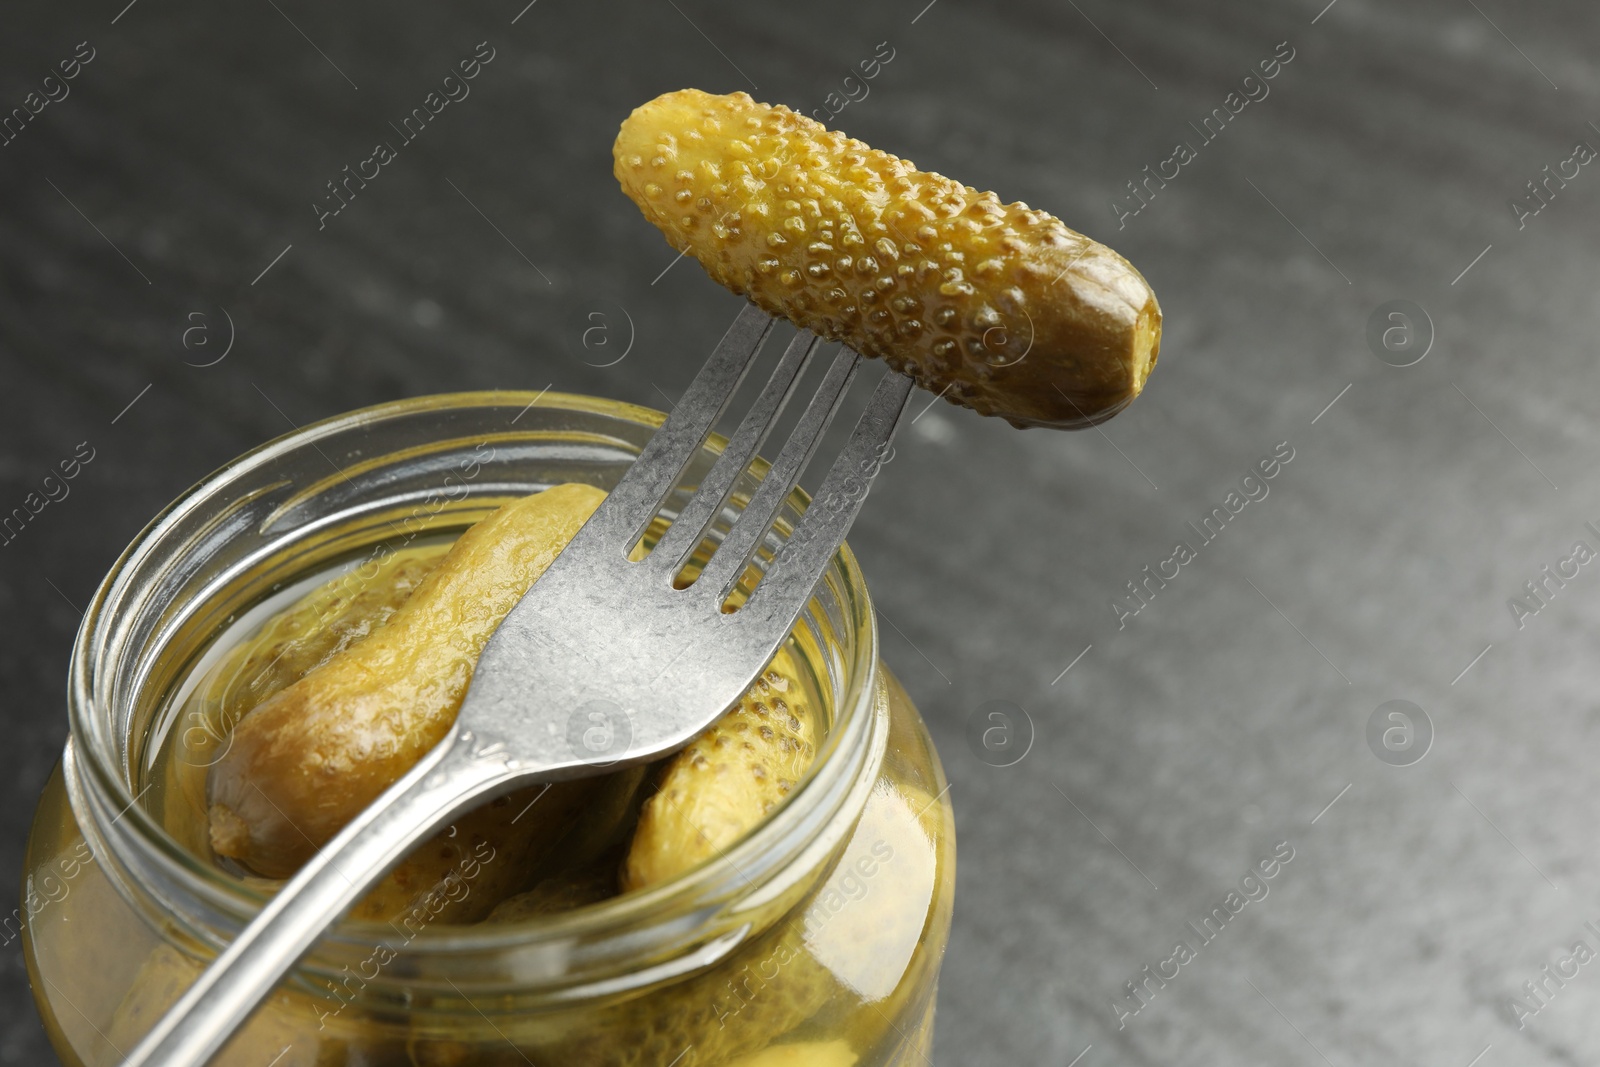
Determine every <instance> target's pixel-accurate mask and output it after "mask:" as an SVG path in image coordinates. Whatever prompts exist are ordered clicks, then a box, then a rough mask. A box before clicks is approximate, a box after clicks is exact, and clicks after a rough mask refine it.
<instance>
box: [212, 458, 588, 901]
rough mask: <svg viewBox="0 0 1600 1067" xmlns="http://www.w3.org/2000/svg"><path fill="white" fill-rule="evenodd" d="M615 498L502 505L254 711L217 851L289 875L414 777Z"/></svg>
mask: <svg viewBox="0 0 1600 1067" xmlns="http://www.w3.org/2000/svg"><path fill="white" fill-rule="evenodd" d="M604 496H605V494H604V493H603V492H601V491H600V490H599V489H596V488H594V487H592V486H585V485H572V484H569V485H558V486H555V487H553V488H550V489H546V490H545V491H543V492H541V493H536V494H534V495H532V496H529V497H525V498H522V499H520V500H515V501H512V502H511V503H509V504H506V505H505V506H503V507H501V508H500V509H498V510H497V511H495V512H493V513H492V514H490V515H489V516H487V517H485V518H484V519H483V520H482V521H480V522H478V523H477V524H476V525H474V526H472V527H471V528H469V529H468V530H466V531H465V532H464V533H463V534H462V535H461V536H460V538H459V539H457V541H456V542H455V543H454V544H453V545H452V546H451V547H450V550H449V552H448V553H446V555H445V557H444V558H443V559H442V560H441V561H440V562H439V564H438V566H437V567H436V568H435V569H434V570H433V572H432V573H430V574H429V575H428V576H427V577H426V578H425V579H424V580H423V581H422V582H421V583H420V584H419V585H418V586H417V588H416V589H415V591H414V592H412V593H411V595H410V596H409V597H408V598H407V599H406V600H405V602H404V603H403V604H402V605H401V606H400V608H399V609H398V610H396V611H395V612H394V613H393V615H392V616H391V617H390V618H389V619H388V621H387V622H385V623H384V624H383V625H382V626H380V627H378V628H377V629H375V630H374V631H373V632H372V633H371V634H370V635H368V636H367V637H365V638H364V639H363V640H361V641H359V642H356V643H355V644H353V645H351V646H350V647H349V648H347V649H346V650H345V651H343V652H342V653H340V654H338V655H336V656H334V657H332V658H330V659H329V660H328V661H327V662H325V663H323V664H322V665H321V666H320V667H317V668H316V669H315V670H312V671H311V672H310V673H309V674H307V675H305V676H304V677H303V678H301V679H299V680H298V681H296V682H295V683H293V684H292V685H290V686H288V687H287V688H285V689H283V690H280V691H279V692H277V693H275V694H274V695H273V696H271V697H270V698H268V699H267V700H265V701H263V702H262V703H261V704H259V705H258V706H256V707H255V708H253V709H252V710H251V711H250V712H248V713H247V714H246V715H245V716H244V718H242V719H241V720H240V721H239V723H238V725H237V726H236V727H235V728H234V731H233V734H232V737H231V739H230V742H229V745H228V748H227V751H226V753H225V754H224V755H223V756H222V757H221V758H220V759H218V760H217V762H216V763H215V764H213V765H212V767H211V769H210V772H209V774H208V780H207V794H208V799H209V809H208V822H209V829H210V840H211V846H212V848H213V850H214V851H215V852H216V853H217V854H218V855H221V856H225V857H228V858H230V859H232V860H234V861H236V862H238V863H240V864H241V865H243V866H244V867H246V868H248V869H249V870H251V871H253V872H254V873H256V874H259V875H263V876H266V877H269V878H285V877H288V876H290V875H292V874H293V873H294V872H295V871H296V870H297V869H299V867H300V865H301V864H302V863H304V862H305V860H306V859H308V858H309V857H310V856H311V855H312V854H313V853H314V852H315V851H316V850H317V849H318V848H320V847H321V846H322V845H324V844H326V843H327V841H328V840H329V839H331V838H332V837H333V836H334V835H335V834H337V833H338V832H339V830H340V829H342V828H343V827H344V825H345V824H346V823H347V822H349V820H350V819H351V818H353V817H354V816H355V815H356V814H357V813H358V812H360V811H361V810H362V809H363V808H365V807H367V805H369V804H371V803H372V801H374V800H375V799H377V797H378V796H379V795H380V794H381V793H383V791H384V790H385V789H387V788H388V787H389V786H390V785H392V784H393V783H394V782H395V781H397V780H398V779H399V778H400V777H402V776H403V775H404V774H405V773H406V772H407V771H408V770H410V769H411V768H412V767H413V766H415V765H416V763H417V761H418V760H420V759H421V758H422V757H423V755H425V754H426V753H427V752H428V751H429V750H430V749H432V748H433V747H434V746H435V745H436V744H438V742H439V741H440V740H442V739H443V738H444V736H445V734H446V733H447V732H448V731H449V729H450V728H451V726H452V724H453V723H454V722H455V717H456V713H457V711H458V710H459V709H460V706H461V701H462V698H463V697H464V696H465V695H466V690H467V685H468V683H469V682H470V681H471V679H472V672H473V668H474V667H475V666H476V663H477V659H478V655H479V654H480V653H481V652H482V651H483V647H484V645H485V644H486V643H487V642H488V640H489V637H490V635H491V634H492V633H493V632H494V630H495V628H496V627H497V626H498V625H499V624H500V621H501V620H502V619H503V618H504V617H505V616H506V615H507V614H508V613H509V612H510V610H511V608H512V607H513V606H515V604H516V603H517V601H518V600H519V599H521V597H522V595H523V594H524V593H525V592H527V590H528V588H529V587H530V586H531V585H532V584H533V582H534V581H535V580H536V579H537V578H538V577H539V575H540V574H542V573H543V572H544V570H545V568H547V567H548V566H549V565H550V563H551V562H552V561H553V560H554V559H555V557H556V556H557V555H558V554H559V553H560V551H561V549H562V548H563V547H564V546H565V545H566V543H567V542H568V541H569V540H571V538H572V536H573V535H574V534H575V533H576V532H577V531H578V529H579V527H581V526H582V525H583V523H584V522H585V521H587V520H588V518H589V516H590V515H591V514H593V512H594V510H595V508H596V507H598V506H599V504H600V501H601V500H602V499H604ZM541 803H543V802H542V801H541Z"/></svg>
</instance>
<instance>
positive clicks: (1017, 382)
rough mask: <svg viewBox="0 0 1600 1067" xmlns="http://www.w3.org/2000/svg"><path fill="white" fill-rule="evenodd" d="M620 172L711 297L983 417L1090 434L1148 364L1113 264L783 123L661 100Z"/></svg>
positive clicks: (1091, 248) (1049, 229) (1082, 240)
mask: <svg viewBox="0 0 1600 1067" xmlns="http://www.w3.org/2000/svg"><path fill="white" fill-rule="evenodd" d="M613 159H614V164H615V168H614V169H615V174H616V177H617V180H618V181H619V182H620V183H621V184H622V188H623V191H624V192H626V193H627V194H628V196H629V197H631V198H632V199H633V201H634V203H635V204H637V205H638V206H639V209H640V210H641V211H643V212H644V215H645V217H646V218H647V219H649V220H650V221H651V222H652V223H654V224H655V225H656V227H657V228H658V229H660V230H661V232H662V233H663V234H664V235H665V236H666V238H667V242H668V243H669V244H671V245H672V246H673V247H674V248H676V249H678V250H679V251H681V252H687V253H691V254H693V255H694V257H695V258H696V259H698V260H699V261H700V265H701V266H702V267H704V268H705V269H706V271H707V272H708V273H709V274H710V275H711V276H712V277H713V278H715V279H716V280H717V281H718V282H721V283H722V284H723V285H725V286H727V287H728V288H729V289H732V290H733V291H734V292H736V293H739V294H741V295H743V296H747V297H749V299H750V300H751V301H752V302H753V303H755V304H756V305H758V306H759V307H760V308H761V309H762V310H763V311H766V312H768V313H769V314H772V315H778V316H784V317H787V318H789V319H791V320H793V321H794V322H795V323H797V324H799V325H801V326H804V327H807V328H809V329H811V330H814V331H816V332H817V333H818V334H820V335H822V336H824V337H828V338H833V339H836V340H842V341H845V342H846V343H848V344H849V345H851V346H852V347H853V348H855V349H856V350H857V351H858V352H860V353H861V354H862V355H866V356H877V357H880V358H882V359H884V360H885V361H886V362H888V364H889V365H890V366H891V367H893V368H894V369H896V370H898V371H901V372H903V373H905V374H907V375H909V376H911V377H912V378H913V379H915V380H916V382H917V384H918V385H920V386H922V387H923V388H924V389H927V390H929V391H930V392H934V393H939V394H942V395H944V396H945V397H946V398H948V399H949V400H951V401H953V402H955V403H958V404H964V405H966V406H967V407H970V408H972V409H973V410H975V411H977V412H978V413H979V414H983V415H995V416H1000V417H1002V418H1005V419H1007V420H1008V421H1010V422H1011V423H1012V424H1014V425H1016V426H1053V427H1057V428H1062V429H1074V428H1078V427H1082V426H1087V425H1091V424H1093V423H1096V422H1099V421H1102V420H1104V419H1107V418H1109V417H1111V416H1112V415H1114V414H1116V413H1117V412H1118V411H1120V410H1121V409H1122V408H1123V407H1125V406H1126V405H1127V404H1128V403H1129V402H1130V401H1132V400H1133V398H1134V397H1136V396H1137V395H1138V394H1139V392H1140V390H1142V389H1143V388H1144V384H1145V379H1146V378H1147V377H1148V376H1149V373H1150V369H1151V368H1152V367H1153V366H1154V365H1155V362H1156V356H1157V354H1158V352H1159V351H1160V347H1161V308H1160V305H1159V304H1158V303H1157V302H1156V297H1155V294H1154V293H1153V292H1152V291H1151V289H1150V286H1149V284H1148V283H1147V282H1146V281H1145V279H1144V277H1143V276H1142V275H1141V274H1140V273H1139V272H1138V271H1137V270H1135V269H1134V267H1133V265H1132V264H1130V263H1129V262H1128V261H1127V260H1126V259H1124V258H1122V257H1121V256H1120V255H1118V254H1117V253H1116V252H1114V251H1113V250H1111V249H1110V248H1108V247H1106V246H1105V245H1103V244H1101V243H1099V242H1098V241H1094V240H1091V239H1090V238H1088V237H1085V236H1084V235H1083V234H1080V233H1076V232H1074V231H1073V230H1070V229H1068V228H1067V227H1066V225H1065V224H1064V223H1062V222H1061V221H1060V220H1059V219H1056V218H1054V217H1053V216H1051V215H1049V214H1047V213H1046V212H1043V211H1036V210H1033V209H1031V208H1029V207H1028V206H1027V205H1026V204H1020V203H1015V204H1002V203H1001V202H1000V199H999V197H997V196H995V194H993V193H986V192H979V191H978V190H977V189H973V188H971V187H970V186H966V185H963V184H961V183H960V182H957V181H952V180H951V179H949V178H946V177H943V176H942V175H939V174H934V173H931V172H926V171H920V170H918V169H917V168H916V167H915V166H914V165H913V164H912V163H910V162H908V161H906V160H903V159H899V158H897V157H895V156H892V155H890V154H889V153H887V152H882V151H878V150H877V149H874V148H870V147H869V146H867V145H865V144H863V143H861V142H860V141H857V140H853V139H851V138H849V137H846V136H845V135H844V134H842V133H839V132H837V131H833V130H829V129H827V128H826V127H824V126H823V125H822V124H821V123H819V122H816V121H814V120H812V119H810V118H807V117H806V116H804V115H800V114H797V113H795V112H793V111H791V110H789V109H788V108H786V107H783V106H781V105H780V106H772V105H768V104H761V103H757V102H756V101H754V100H752V99H751V98H750V97H749V95H748V94H746V93H742V92H741V93H730V94H728V95H726V96H715V95H712V94H710V93H704V92H701V91H699V90H698V89H684V90H681V91H679V92H674V93H667V94H665V95H663V96H659V97H657V98H656V99H654V100H651V101H650V102H649V103H647V104H644V105H643V106H641V107H639V108H638V109H636V110H635V111H634V112H633V114H631V115H629V116H628V118H627V119H626V120H624V122H623V123H622V128H621V130H620V131H619V132H618V134H617V139H616V144H615V146H614V148H613Z"/></svg>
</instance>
